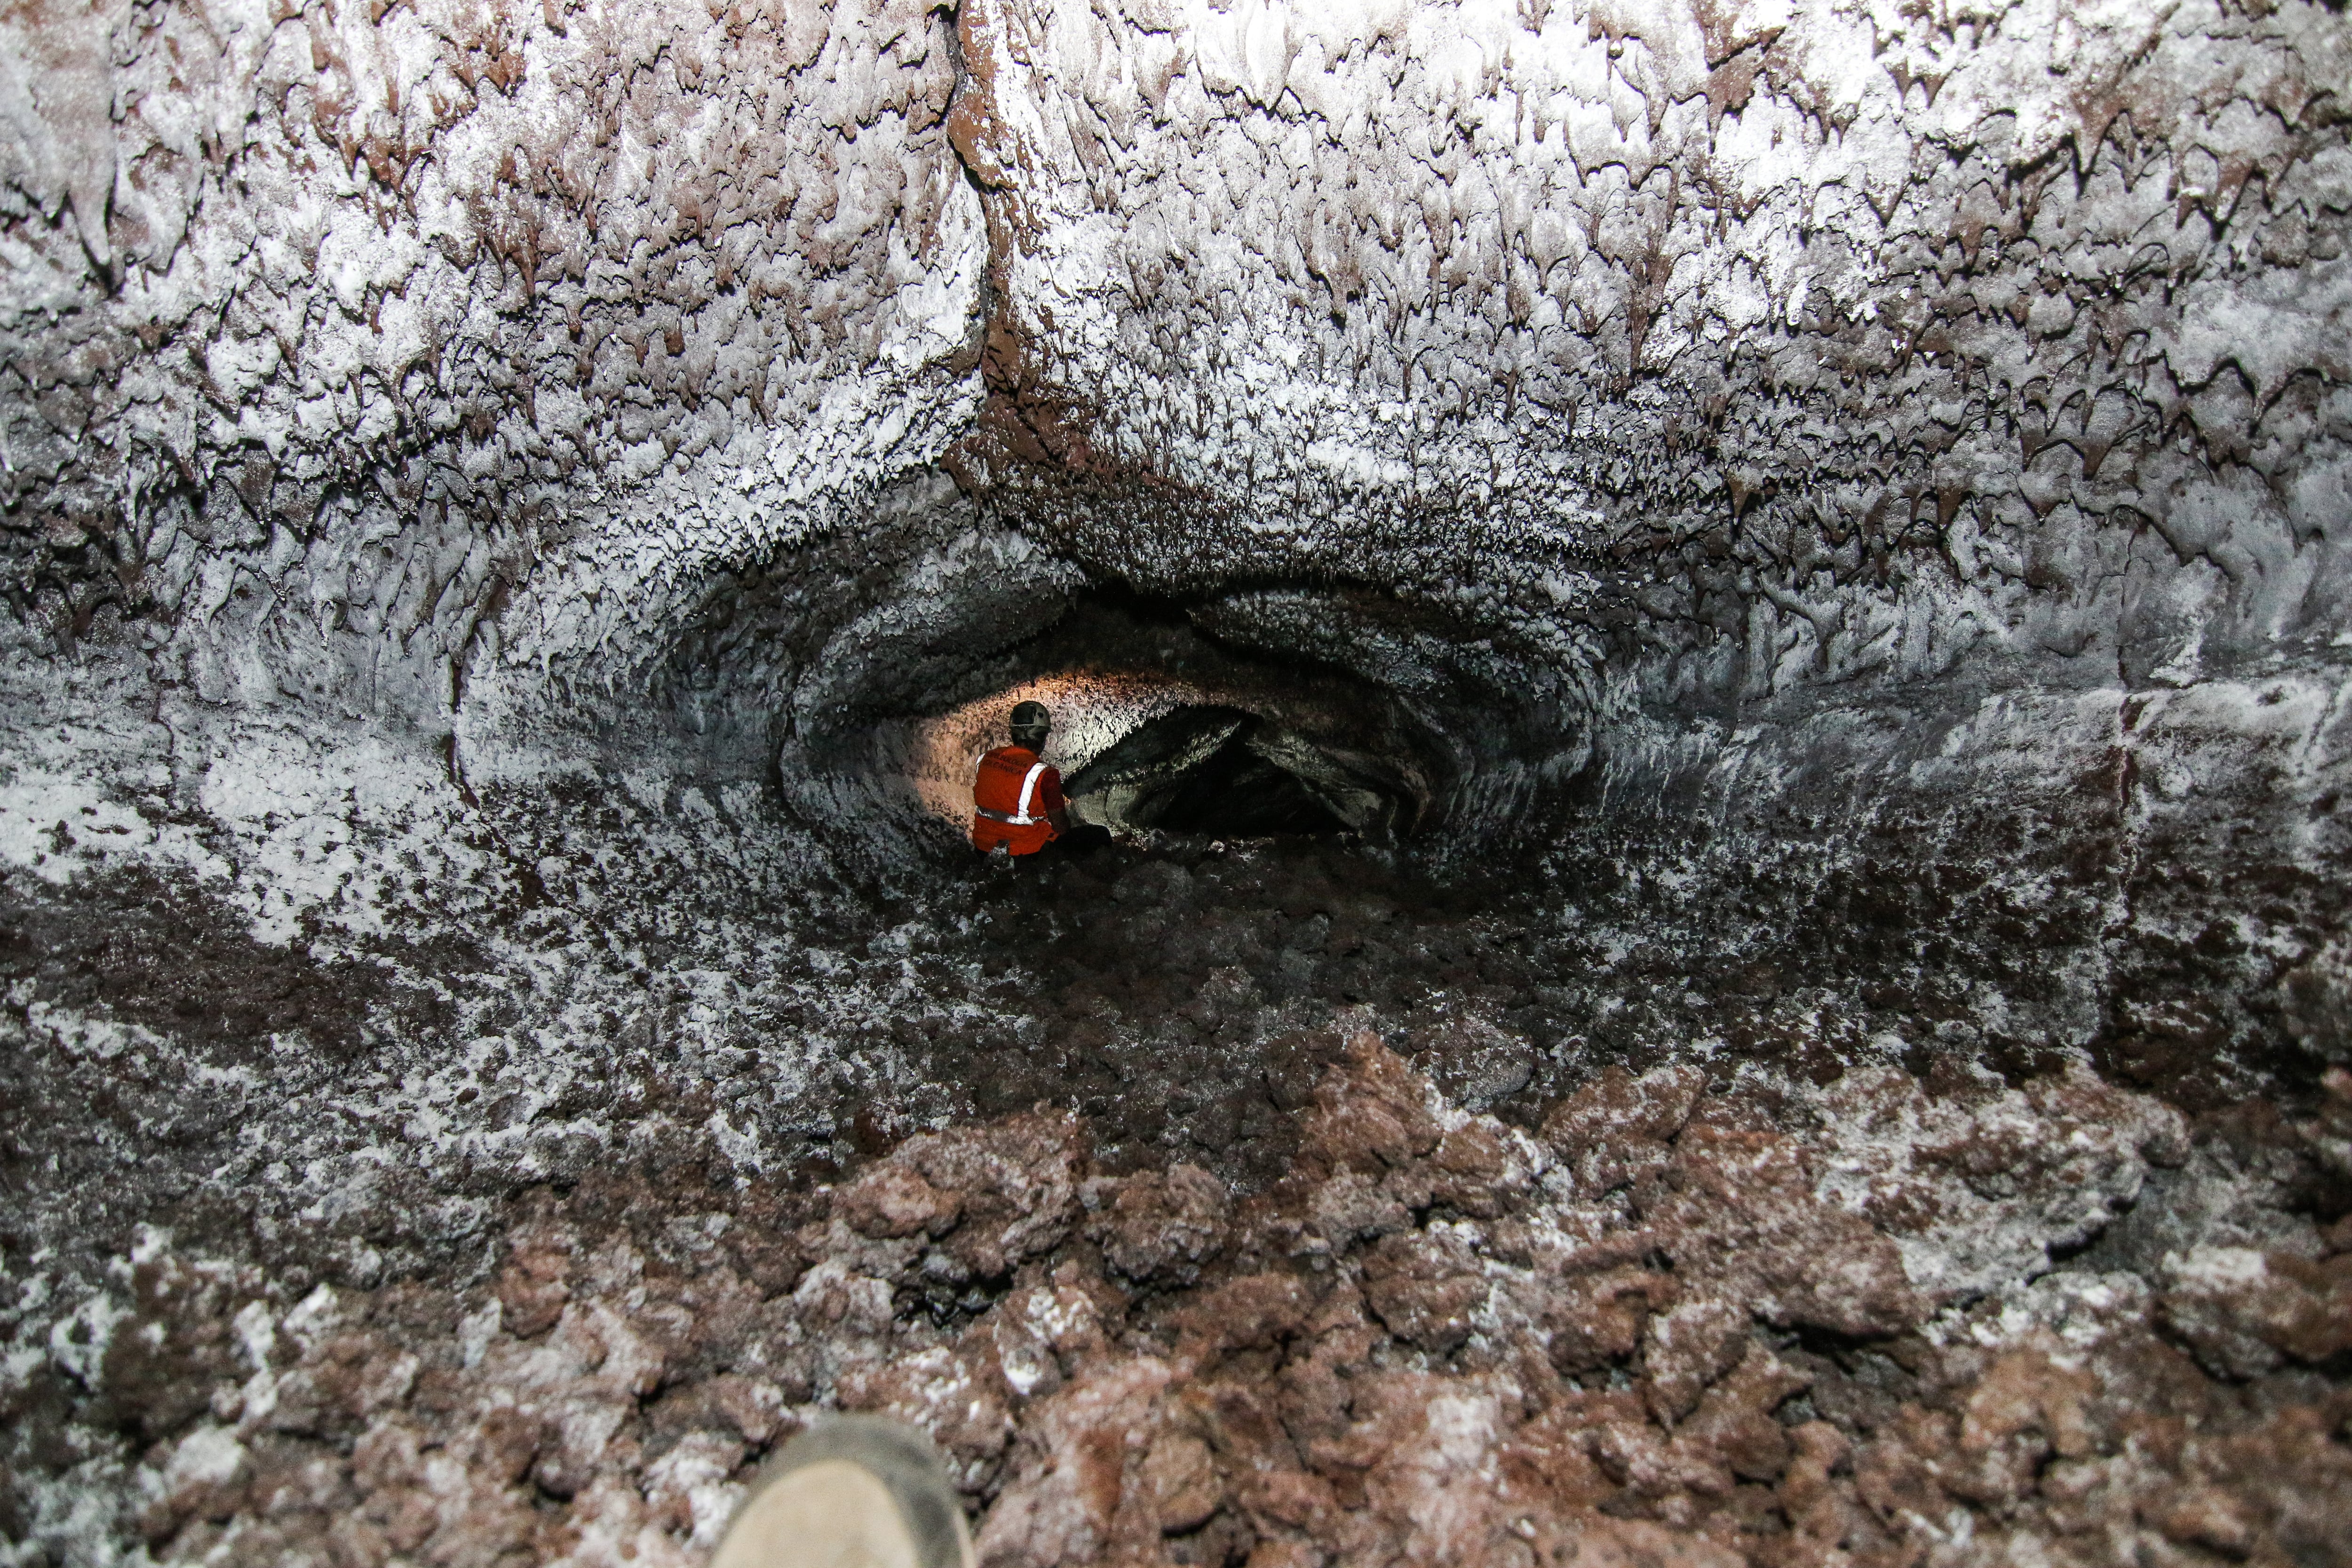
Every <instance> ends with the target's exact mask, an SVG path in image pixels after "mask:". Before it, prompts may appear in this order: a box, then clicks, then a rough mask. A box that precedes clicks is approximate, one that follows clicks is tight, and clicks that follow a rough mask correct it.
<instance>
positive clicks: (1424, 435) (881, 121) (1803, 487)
mask: <svg viewBox="0 0 2352 1568" xmlns="http://www.w3.org/2000/svg"><path fill="white" fill-rule="evenodd" d="M0 27H5V29H6V33H7V39H6V42H7V47H6V50H5V55H6V58H7V60H8V62H9V63H8V65H7V67H6V68H5V76H0V91H5V94H6V103H7V106H8V115H7V124H8V131H7V134H6V135H5V137H0V158H5V165H0V168H5V189H6V204H7V205H6V219H5V221H6V230H5V234H6V245H7V247H8V252H7V254H8V265H7V268H6V281H5V289H6V291H7V294H6V304H5V320H0V334H5V336H4V337H0V353H5V363H6V365H7V373H6V374H5V380H4V381H0V437H5V448H0V454H4V455H5V458H6V464H7V468H8V473H7V475H6V479H5V482H6V484H7V486H8V491H7V498H8V510H7V518H8V528H9V533H10V542H11V550H12V555H13V556H14V557H15V558H16V561H17V564H16V566H15V567H14V568H13V569H12V572H11V579H12V585H11V592H12V594H13V595H15V597H16V600H17V601H18V602H19V603H20V604H21V605H23V606H24V607H25V609H26V612H27V613H29V612H30V611H31V610H32V608H33V606H34V605H35V604H36V603H37V604H38V606H39V614H40V615H41V616H42V617H43V618H44V619H45V620H46V621H49V622H53V623H55V624H57V625H58V626H61V627H62V628H63V632H64V634H65V635H67V636H72V635H75V634H76V628H77V627H79V628H81V629H82V630H85V631H86V629H87V626H88V625H89V622H90V620H91V618H92V617H93V616H95V615H96V614H99V613H101V611H100V605H101V604H103V603H105V602H109V601H111V602H114V603H119V604H121V605H152V606H155V607H158V608H160V609H163V610H164V611H166V612H167V613H169V614H172V615H175V616H183V617H184V618H185V621H186V622H192V623H194V625H195V626H204V625H205V624H208V623H212V622H215V621H216V620H219V619H221V618H222V617H223V616H225V615H226V617H227V619H228V620H229V621H230V622H232V623H233V622H235V621H236V620H237V618H238V616H239V615H240V612H241V611H242V613H243V614H244V615H245V616H248V617H249V616H250V615H251V614H252V611H251V609H250V607H249V606H234V605H232V603H231V602H232V600H234V599H235V598H236V595H237V593H238V590H239V586H240V584H242V585H244V586H245V587H246V589H247V591H248V592H249V593H253V594H259V595H262V596H263V597H264V598H265V599H266V600H267V601H268V603H269V605H271V606H272V609H273V614H274V616H278V617H280V618H282V619H284V620H286V621H289V622H293V623H299V624H303V625H311V626H318V627H320V628H321V629H322V630H346V631H351V632H356V633H358V634H359V635H360V636H361V637H365V638H369V639H373V640H379V641H383V642H391V643H396V644H398V645H399V646H400V647H401V649H402V652H403V655H404V658H405V659H406V660H408V661H409V662H411V663H416V662H419V661H422V662H423V663H424V664H426V665H429V664H430V663H431V661H432V658H433V657H438V658H444V659H451V660H457V661H459V662H461V663H462V662H463V661H465V660H466V659H467V658H472V657H475V656H477V655H478V654H479V653H480V652H481V651H482V649H483V646H484V641H485V639H484V638H483V637H481V635H480V630H481V628H482V626H483V623H484V622H485V621H488V622H491V623H493V626H492V628H491V635H490V637H488V645H489V646H491V647H494V648H495V649H497V650H503V651H505V652H507V653H509V654H510V655H512V656H513V657H514V658H516V659H518V660H519V661H520V662H521V663H522V664H523V665H526V666H527V665H529V664H530V662H532V661H534V660H537V659H540V658H545V657H547V656H549V655H551V654H555V653H562V652H565V651H569V650H574V649H579V648H583V647H609V646H610V639H611V638H612V637H613V636H614V633H615V632H616V631H617V630H624V629H625V628H627V627H628V626H630V625H631V624H632V623H633V622H639V623H652V622H657V621H659V620H660V619H661V618H662V617H663V616H665V615H666V614H667V613H669V612H671V611H672V610H674V609H675V607H676V606H677V604H678V602H679V601H678V600H677V598H676V597H675V593H676V590H677V589H678V588H679V587H680V586H682V585H686V584H691V583H692V582H694V581H695V580H696V579H698V577H700V576H701V575H702V574H705V573H706V572H708V571H709V570H710V569H712V568H714V567H725V566H732V565H740V564H742V563H746V562H750V561H754V560H756V559H758V558H760V557H761V556H762V555H763V554H765V553H766V552H769V551H771V550H772V549H773V548H775V547H776V546H777V545H778V544H779V543H781V542H787V541H791V540H793V539H798V538H802V537H805V536H807V535H808V534H809V533H810V532H811V531H813V530H816V531H822V530H824V529H826V528H829V527H830V528H838V527H840V526H843V525H844V524H845V523H847V522H849V521H851V519H852V518H854V516H855V515H856V509H857V507H858V506H859V505H860V504H861V503H862V502H863V500H865V499H866V497H867V496H869V495H870V494H871V493H873V491H874V489H875V488H876V486H877V485H878V484H879V483H881V482H883V481H886V480H887V479H890V478H892V477H894V476H898V475H901V474H904V473H906V472H908V470H910V469H914V468H920V467H922V466H923V465H926V464H928V463H929V462H931V461H932V460H934V459H936V458H940V457H942V455H945V457H946V458H947V460H948V463H949V467H950V470H951V471H952V472H954V473H955V474H956V475H957V476H958V477H959V479H961V481H962V482H964V483H965V484H966V485H967V486H969V487H971V489H973V490H974V491H975V492H976V493H978V494H979V495H981V496H982V497H983V498H985V499H988V500H992V501H993V502H994V503H996V504H998V505H999V506H1000V507H1001V508H1002V509H1003V510H1004V511H1005V512H1006V514H1007V518H1008V521H1011V522H1013V524H1015V525H1017V526H1022V527H1026V528H1030V529H1033V530H1041V531H1044V533H1045V535H1046V536H1047V537H1049V538H1050V539H1051V540H1052V541H1053V542H1055V544H1056V545H1057V546H1058V547H1061V548H1065V549H1068V550H1071V551H1074V552H1076V554H1077V555H1078V556H1079V557H1080V558H1081V559H1082V560H1084V561H1086V562H1087V563H1088V564H1090V565H1092V566H1095V567H1097V568H1098V569H1101V570H1105V571H1108V572H1110V573H1112V574H1116V575H1118V576H1123V577H1125V578H1128V579H1129V580H1130V581H1133V582H1136V583H1139V584H1143V585H1146V586H1175V587H1186V588H1198V587H1202V586H1211V585H1214V584H1216V583H1217V582H1218V581H1219V580H1221V579H1223V578H1226V577H1229V576H1232V575H1235V574H1255V575H1259V576H1264V575H1273V576H1276V577H1286V576H1293V575H1297V574H1315V575H1317V576H1319V577H1323V578H1332V577H1337V578H1340V579H1345V580H1351V581H1357V582H1362V583H1368V584H1372V585H1375V586H1377V587H1379V588H1381V589H1382V590H1385V591H1401V592H1402V593H1403V594H1405V595H1407V596H1408V597H1410V598H1412V599H1413V600H1415V601H1416V602H1419V603H1422V604H1423V605H1427V606H1428V607H1430V608H1431V609H1432V610H1433V611H1434V610H1436V609H1440V608H1443V609H1444V610H1445V611H1446V612H1447V613H1448V614H1449V615H1451V616H1455V617H1457V618H1459V619H1462V620H1465V621H1466V622H1467V623H1469V624H1470V625H1471V626H1473V627H1475V628H1476V629H1477V630H1478V631H1479V632H1481V633H1489V634H1491V633H1501V634H1504V635H1506V636H1507V637H1511V638H1512V639H1513V640H1512V641H1511V643H1510V646H1509V647H1508V649H1507V653H1508V656H1509V658H1512V659H1515V660H1518V661H1520V662H1522V663H1525V662H1528V661H1532V662H1535V663H1539V664H1549V665H1551V666H1554V667H1556V668H1558V670H1559V677H1558V678H1559V679H1565V680H1567V681H1568V682H1569V688H1568V689H1566V690H1565V691H1564V692H1563V695H1564V696H1565V697H1567V698H1570V699H1572V700H1574V701H1576V702H1578V703H1580V704H1590V703H1591V702H1593V701H1594V700H1597V699H1598V698H1599V697H1600V695H1601V691H1602V689H1603V687H1604V685H1605V682H1603V681H1602V680H1601V678H1600V677H1599V676H1597V675H1596V674H1595V673H1594V671H1595V668H1596V667H1597V665H1598V664H1599V663H1600V662H1601V661H1603V660H1615V661H1616V662H1618V663H1619V664H1621V665H1622V664H1623V663H1624V661H1625V658H1626V656H1627V655H1629V654H1632V653H1633V652H1635V651H1637V650H1641V651H1647V652H1649V653H1653V654H1655V655H1657V656H1659V658H1661V659H1662V660H1664V661H1668V663H1669V664H1671V662H1672V661H1674V660H1675V659H1681V660H1683V661H1684V662H1685V666H1686V668H1680V669H1666V670H1663V671H1662V672H1661V677H1662V679H1664V681H1665V682H1666V683H1667V689H1681V690H1684V691H1685V692H1687V691H1689V690H1690V689H1693V688H1692V687H1691V685H1690V683H1691V682H1694V681H1696V683H1698V686H1699V687H1702V688H1704V689H1708V690H1713V691H1717V692H1725V693H1732V694H1739V695H1744V696H1748V697H1755V696H1759V695H1763V694H1766V693H1769V692H1770V691H1772V690H1774V689H1779V688H1780V687H1784V686H1786V685H1788V684H1790V683H1792V682H1801V681H1806V680H1811V679H1819V678H1828V679H1843V678H1846V677H1850V676H1853V675H1857V674H1864V673H1872V672H1878V673H1886V674H1895V675H1912V674H1917V673H1923V672H1924V673H1935V672H1941V671H1945V670H1948V669H1949V668H1952V666H1953V665H1954V663H1955V662H1956V661H1958V660H1960V659H1963V658H1974V659H1976V660H1978V661H1979V662H1981V661H1983V660H1984V659H1986V658H1991V657H1995V656H2000V655H2023V656H2029V657H2032V658H2062V659H2063V658H2084V659H2087V660H2091V661H2093V663H2095V665H2097V666H2098V667H2100V668H2114V667H2115V665H2116V660H2117V659H2118V658H2122V659H2123V660H2124V662H2125V665H2126V678H2127V679H2134V680H2137V679H2158V678H2160V679H2168V680H2172V681H2176V682H2177V681H2182V680H2189V679H2195V678H2196V677H2197V675H2198V674H2199V673H2200V671H2201V670H2202V669H2203V668H2206V667H2207V666H2208V665H2209V664H2213V663H2215V662H2216V661H2219V662H2220V663H2221V664H2223V665H2226V664H2228V663H2230V662H2232V661H2234V660H2236V659H2237V658H2241V657H2242V656H2244V655H2247V654H2249V653H2259V652H2260V651H2262V650H2263V649H2265V648H2268V647H2273V646H2275V645H2276V644H2278V643H2279V642H2281V641H2284V642H2287V643H2290V644H2292V643H2295V642H2304V643H2309V642H2312V641H2315V640H2316V641H2318V642H2322V643H2324V642H2326V641H2327V640H2328V638H2329V637H2332V636H2333V632H2334V627H2335V626H2336V619H2335V616H2334V611H2335V608H2336V605H2338V604H2339V603H2340V601H2341V598H2342V595H2343V594H2344V591H2345V589H2344V583H2343V571H2344V568H2343V565H2342V561H2343V555H2342V550H2341V542H2340V540H2339V539H2337V538H2336V537H2334V535H2337V534H2340V533H2341V531H2342V523H2343V520H2344V519H2345V517H2346V516H2347V511H2352V492H2347V485H2352V479H2347V475H2348V474H2352V467H2347V464H2352V458H2347V449H2346V440H2345V429H2346V425H2347V420H2352V405H2347V401H2346V400H2347V396H2352V394H2347V392H2346V390H2345V388H2344V381H2345V378H2346V375H2347V357H2346V356H2347V345H2352V323H2347V315H2346V301H2347V289H2352V284H2347V270H2346V268H2347V260H2346V258H2345V254H2344V243H2343V241H2344V234H2345V229H2346V224H2347V206H2352V150H2347V145H2346V140H2345V136H2344V132H2343V124H2344V119H2343V117H2344V113H2345V110H2344V100H2343V98H2342V96H2341V84H2342V83H2343V82H2344V81H2345V80H2347V79H2352V45H2347V38H2352V28H2347V24H2346V22H2345V20H2344V18H2343V17H2342V16H2341V15H2340V14H2338V13H2337V12H2336V11H2333V10H2331V9H2329V8H2327V7H2326V6H2325V5H2318V4H2290V5H2278V6H2263V5H2257V6H2246V7H2237V6H2231V5H2219V4H2210V3H2185V4H2179V5H2157V6H2150V5H2139V4H2116V5H2104V6H2061V5H2048V4H2022V5H1977V6H1968V7H1958V8H1953V7H1919V6H1906V5H1895V4H1892V3H1891V0H1890V3H1883V4H1857V3H1848V4H1814V5H1793V4H1780V3H1777V0H1767V3H1762V4H1751V5H1738V4H1722V5H1716V4H1706V5H1627V4H1616V3H1609V4H1596V5H1532V6H1529V5H1500V4H1491V3H1474V4H1466V5H1405V4H1392V3H1390V4H1382V3H1375V4H1371V5H1349V4H1335V5H1312V6H1304V5H1302V6H1297V7H1282V6H1268V5H1235V6H1233V7H1231V8H1228V9H1223V10H1218V9H1214V8H1212V7H1211V6H1209V5H1204V4H1203V5H1189V6H1188V5H1172V4H1171V5H1136V6H1134V7H1131V8H1128V9H1120V8H1118V7H1117V6H1114V5H1096V6H1092V7H1088V6H1082V5H1077V4H1076V3H1075V0H1066V3H1064V4H1061V5H1034V6H1033V5H1001V4H998V3H996V0H986V3H979V0H975V3H974V4H971V5H964V6H962V7H961V8H960V9H959V10H957V11H955V12H953V13H950V12H948V11H944V10H937V9H932V10H926V9H921V8H919V7H916V6H913V5H898V6H880V7H875V6H870V5H864V4H858V5H844V6H838V7H833V8H830V9H826V8H820V7H815V6H793V7H785V6H782V5H778V6H772V7H769V8H766V9H762V8H760V7H757V6H748V5H736V6H733V7H731V8H728V9H724V10H720V11H718V12H715V13H714V12H713V11H712V10H711V9H710V8H709V7H708V6H706V5H679V6H663V5H651V6H647V5H629V6H625V7H623V6H612V7H604V6H598V5H584V6H583V5H570V4H566V3H563V0H551V3H550V4H546V5H540V6H536V7H530V6H519V7H514V8H510V9H509V8H495V9H488V10H478V9H476V8H474V7H472V6H469V5H444V4H438V3H436V0H423V3H421V4H415V5H395V6H390V7H383V6H366V7H362V6H359V5H345V6H342V7H340V8H336V7H330V6H326V5H311V6H309V7H307V8H304V9H301V10H299V11H289V10H288V9H287V8H285V7H262V6H257V5H246V6H239V5H219V6H215V7H211V8H208V9H204V10H199V9H197V8H195V7H192V6H153V7H140V8H137V9H119V8H118V9H116V10H107V9H104V8H99V9H78V8H69V7H58V8H55V9H54V13H53V11H52V10H51V9H49V8H35V9H30V10H25V11H21V12H19V13H17V14H16V15H15V16H13V19H11V20H9V21H7V22H6V23H5V24H0ZM951 34H952V35H955V36H951ZM959 60H961V65H960V64H959ZM960 70H961V72H962V76H961V85H959V72H960ZM976 192H977V193H978V194H977V195H976V194H975V193H976ZM983 209H984V213H983ZM983 274H985V279H986V280H985V282H983ZM983 350H984V353H983ZM983 381H984V382H985V386H986V393H987V404H986V406H985V408H984V409H981V410H980V411H979V413H980V416H979V420H978V423H977V426H975V425H974V424H973V420H972V416H973V415H974V413H975V408H976V406H977V405H979V403H980V401H981V398H982V383H983ZM951 447H953V448H954V449H953V450H950V448H951ZM60 552H64V553H65V554H68V555H72V556H75V557H76V558H75V559H73V560H71V561H61V560H60V559H59V557H60ZM103 613H108V614H111V613H112V611H111V610H106V611H104V612H103ZM1325 618H1326V619H1328V618H1329V617H1328V616H1326V617H1325ZM267 635H269V636H274V637H279V638H281V639H286V638H289V636H290V634H289V632H288V631H287V629H286V628H285V627H282V626H281V627H278V628H276V629H275V630H273V631H271V632H269V633H268V634H267ZM203 640H204V639H203V638H202V637H200V636H195V635H191V636H190V637H189V641H190V643H191V645H194V644H198V643H201V642H202V641H203ZM312 640H313V641H314V642H315V641H316V639H312ZM1468 640H1475V637H1473V638H1470V639H1468ZM286 657H291V656H290V654H289V655H287V656H286ZM347 657H348V656H347ZM364 662H366V663H367V664H368V665H369V667H370V668H371V671H372V672H373V677H374V678H375V679H378V680H379V681H380V680H381V679H383V668H382V662H383V661H382V659H381V658H380V657H379V656H378V655H374V654H371V655H368V656H366V658H365V660H364ZM210 679H214V680H215V683H218V682H219V681H221V680H224V679H226V678H225V677H220V676H218V675H217V674H215V676H213V677H211V678H210ZM415 679H417V680H419V681H422V682H424V684H425V686H430V685H431V684H432V683H433V679H438V678H437V677H436V678H433V679H428V678H427V677H426V676H425V675H423V674H419V675H417V676H415ZM421 691H422V688H420V692H421ZM412 700H414V701H416V702H419V703H422V702H423V701H424V700H425V699H424V697H423V696H422V695H421V694H420V695H419V696H417V697H415V698H414V699H412Z"/></svg>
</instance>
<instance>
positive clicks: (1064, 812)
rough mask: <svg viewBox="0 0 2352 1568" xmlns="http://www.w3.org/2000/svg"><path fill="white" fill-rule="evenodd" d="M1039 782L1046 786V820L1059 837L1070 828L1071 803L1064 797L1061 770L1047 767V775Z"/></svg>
mask: <svg viewBox="0 0 2352 1568" xmlns="http://www.w3.org/2000/svg"><path fill="white" fill-rule="evenodd" d="M1037 782H1038V783H1039V784H1041V785H1043V786H1044V789H1043V792H1042V793H1043V794H1044V795H1045V821H1046V823H1047V825H1048V826H1051V827H1052V828H1053V829H1054V837H1056V838H1059V837H1061V836H1062V835H1063V834H1065V833H1067V832H1068V831H1069V830H1070V803H1069V802H1068V801H1066V800H1064V799H1063V798H1062V774H1061V772H1060V770H1058V769H1055V768H1047V769H1046V770H1045V777H1044V778H1042V779H1040V780H1038V781H1037Z"/></svg>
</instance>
